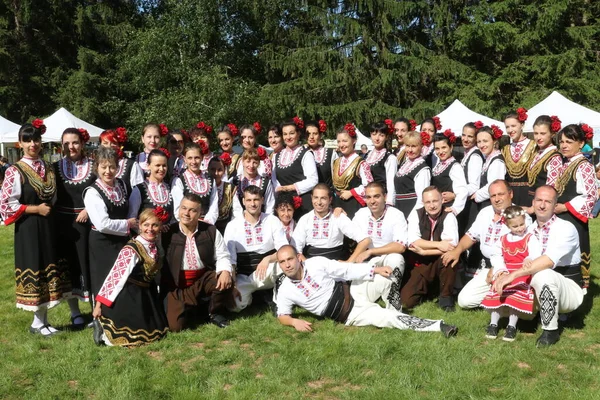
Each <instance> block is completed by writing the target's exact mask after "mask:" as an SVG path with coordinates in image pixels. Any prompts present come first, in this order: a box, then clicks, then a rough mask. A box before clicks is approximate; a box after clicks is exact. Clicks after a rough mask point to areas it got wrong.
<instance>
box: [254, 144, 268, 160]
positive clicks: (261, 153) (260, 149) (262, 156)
mask: <svg viewBox="0 0 600 400" xmlns="http://www.w3.org/2000/svg"><path fill="white" fill-rule="evenodd" d="M256 152H257V153H258V156H259V157H260V159H261V160H264V159H266V158H267V157H268V156H269V155H268V154H267V151H266V150H265V148H264V147H261V146H258V148H257V149H256Z"/></svg>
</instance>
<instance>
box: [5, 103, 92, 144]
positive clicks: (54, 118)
mask: <svg viewBox="0 0 600 400" xmlns="http://www.w3.org/2000/svg"><path fill="white" fill-rule="evenodd" d="M44 124H45V125H46V133H44V136H42V141H43V142H44V143H47V142H60V141H61V136H62V133H63V131H64V130H65V129H67V128H84V129H87V131H88V133H89V134H90V139H97V138H98V137H99V136H100V134H101V133H102V131H103V129H102V128H98V127H97V126H94V125H92V124H89V123H87V122H85V121H83V120H81V119H79V118H77V117H76V116H74V115H73V114H71V113H70V112H69V111H67V110H66V109H64V108H62V107H61V108H60V109H59V110H58V111H56V112H55V113H54V114H52V115H51V116H49V117H47V118H44ZM18 129H19V127H18V126H17V129H16V130H13V131H10V132H8V133H5V134H3V135H2V143H16V142H18V141H19V130H18Z"/></svg>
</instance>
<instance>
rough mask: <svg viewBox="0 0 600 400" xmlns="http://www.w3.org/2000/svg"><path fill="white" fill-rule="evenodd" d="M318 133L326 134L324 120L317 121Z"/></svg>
mask: <svg viewBox="0 0 600 400" xmlns="http://www.w3.org/2000/svg"><path fill="white" fill-rule="evenodd" d="M319 132H320V133H325V132H327V122H325V120H324V119H320V120H319Z"/></svg>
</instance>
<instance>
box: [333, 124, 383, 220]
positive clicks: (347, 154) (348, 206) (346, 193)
mask: <svg viewBox="0 0 600 400" xmlns="http://www.w3.org/2000/svg"><path fill="white" fill-rule="evenodd" d="M337 146H338V150H339V151H340V153H341V156H340V158H338V159H336V160H335V161H334V162H333V171H331V174H332V181H333V189H334V190H335V199H334V207H341V208H342V209H343V210H344V211H345V212H346V214H347V215H348V218H350V219H352V218H354V214H356V212H357V211H358V210H359V209H360V208H362V207H364V206H365V205H366V202H365V186H367V185H368V184H369V182H373V175H371V170H370V168H369V165H368V164H367V163H366V162H365V161H364V160H363V159H362V158H361V157H360V156H359V155H358V154H356V152H355V151H354V146H356V128H355V127H354V125H353V124H351V123H349V124H346V125H345V126H344V128H343V129H342V130H341V131H339V132H338V134H337Z"/></svg>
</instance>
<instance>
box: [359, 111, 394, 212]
mask: <svg viewBox="0 0 600 400" xmlns="http://www.w3.org/2000/svg"><path fill="white" fill-rule="evenodd" d="M393 129H394V127H393V125H392V120H391V119H386V120H385V121H383V122H379V123H377V124H374V125H372V126H371V142H372V143H373V150H371V151H370V152H369V154H367V157H366V158H365V161H366V162H367V164H368V165H369V168H370V169H371V175H373V181H374V182H379V183H381V184H383V185H384V187H385V188H386V190H387V198H386V203H387V204H389V205H394V193H393V191H392V190H391V188H392V187H394V175H396V172H397V171H398V163H397V162H396V158H395V157H394V155H393V154H392V153H391V152H390V151H389V149H388V141H389V139H390V136H391V134H392V131H393Z"/></svg>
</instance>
